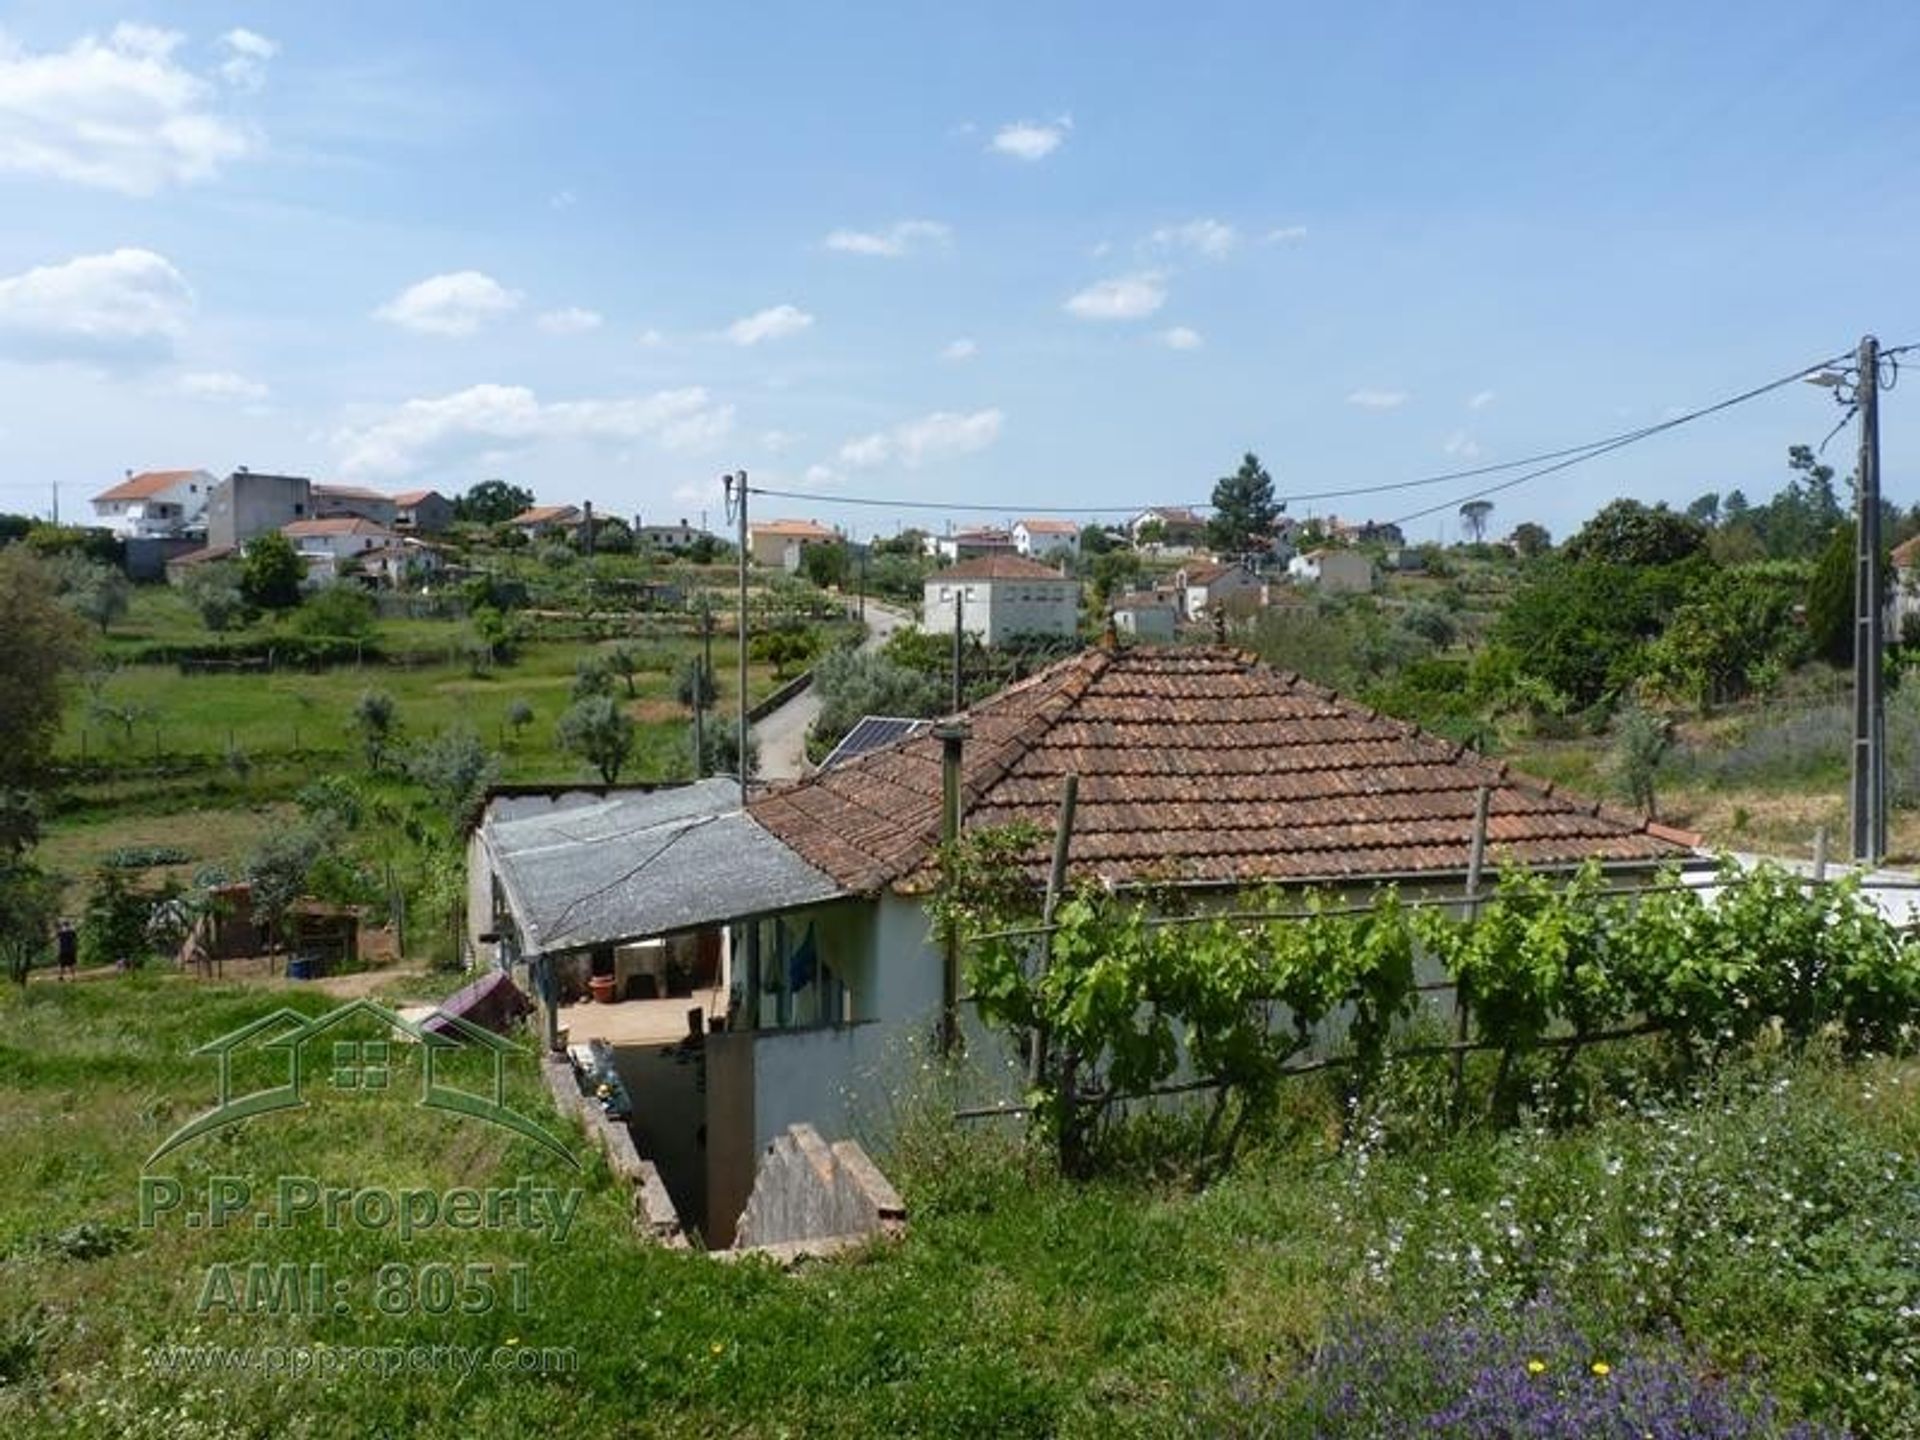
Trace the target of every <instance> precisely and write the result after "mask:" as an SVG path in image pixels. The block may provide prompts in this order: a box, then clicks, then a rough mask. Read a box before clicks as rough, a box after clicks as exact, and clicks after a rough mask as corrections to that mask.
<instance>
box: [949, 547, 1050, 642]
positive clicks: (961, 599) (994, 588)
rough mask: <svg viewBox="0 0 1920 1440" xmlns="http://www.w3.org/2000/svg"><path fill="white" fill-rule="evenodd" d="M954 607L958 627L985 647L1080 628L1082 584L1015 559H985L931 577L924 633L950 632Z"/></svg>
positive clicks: (998, 556) (999, 556)
mask: <svg viewBox="0 0 1920 1440" xmlns="http://www.w3.org/2000/svg"><path fill="white" fill-rule="evenodd" d="M955 605H958V606H959V607H960V628H961V629H962V630H964V631H966V632H967V633H968V634H969V635H977V636H979V637H980V643H981V644H983V645H1000V644H1004V643H1005V642H1006V641H1007V640H1009V639H1010V638H1012V637H1013V636H1015V635H1071V634H1073V633H1074V632H1075V631H1076V630H1078V629H1079V628H1080V582H1079V581H1078V580H1075V579H1072V578H1071V577H1069V576H1066V575H1062V574H1061V573H1060V572H1059V571H1058V570H1049V569H1048V568H1047V567H1046V566H1045V565H1042V564H1040V563H1039V562H1038V561H1036V560H1023V559H1021V558H1020V556H1018V555H983V556H980V557H978V558H976V559H973V560H962V561H961V562H960V563H959V564H957V565H950V566H948V567H947V568H946V569H945V570H937V571H935V572H934V573H933V574H932V575H929V576H928V577H927V583H926V594H925V601H924V604H923V606H922V609H921V615H922V617H923V619H924V622H925V625H926V628H927V629H929V630H939V631H942V632H943V633H944V632H947V631H951V630H952V628H953V611H954V606H955Z"/></svg>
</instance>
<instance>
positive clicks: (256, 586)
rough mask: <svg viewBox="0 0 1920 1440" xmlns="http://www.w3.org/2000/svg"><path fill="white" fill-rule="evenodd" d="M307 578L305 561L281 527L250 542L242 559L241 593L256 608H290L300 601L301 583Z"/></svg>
mask: <svg viewBox="0 0 1920 1440" xmlns="http://www.w3.org/2000/svg"><path fill="white" fill-rule="evenodd" d="M306 578H307V566H306V562H305V561H303V560H302V559H301V558H300V555H299V552H298V551H296V550H295V549H294V548H293V542H292V541H291V540H289V539H287V537H286V536H284V535H282V534H281V533H280V532H279V531H278V530H269V531H267V533H266V534H264V535H257V536H255V537H254V538H253V539H252V540H249V541H248V542H247V550H246V555H245V557H244V558H243V559H242V560H241V563H240V593H241V594H242V595H243V596H245V597H246V601H247V604H249V605H251V606H253V607H254V608H255V609H257V610H291V609H292V608H293V607H294V606H296V605H298V604H299V603H300V587H301V586H302V585H303V584H304V583H305V582H306Z"/></svg>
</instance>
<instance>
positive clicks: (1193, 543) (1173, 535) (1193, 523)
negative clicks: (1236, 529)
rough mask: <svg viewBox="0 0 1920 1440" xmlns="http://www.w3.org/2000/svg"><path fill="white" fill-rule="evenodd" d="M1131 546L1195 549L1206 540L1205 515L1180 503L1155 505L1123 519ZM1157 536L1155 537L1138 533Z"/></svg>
mask: <svg viewBox="0 0 1920 1440" xmlns="http://www.w3.org/2000/svg"><path fill="white" fill-rule="evenodd" d="M1127 533H1128V534H1129V535H1131V536H1132V537H1133V543H1134V544H1135V545H1145V546H1149V547H1153V548H1158V549H1161V550H1197V549H1199V548H1200V547H1201V546H1202V545H1205V544H1206V543H1207V517H1206V516H1204V515H1202V514H1200V513H1199V512H1197V511H1194V510H1189V509H1188V508H1187V507H1186V506H1184V505H1155V506H1153V507H1151V508H1150V509H1146V510H1142V511H1141V512H1140V513H1139V514H1138V515H1136V516H1134V517H1133V518H1132V519H1131V520H1129V521H1128V522H1127ZM1153 535H1157V536H1158V538H1157V539H1142V538H1141V537H1142V536H1153Z"/></svg>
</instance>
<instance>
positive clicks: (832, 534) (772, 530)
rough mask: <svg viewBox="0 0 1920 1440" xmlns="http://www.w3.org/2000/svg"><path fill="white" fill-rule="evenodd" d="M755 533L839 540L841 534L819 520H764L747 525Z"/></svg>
mask: <svg viewBox="0 0 1920 1440" xmlns="http://www.w3.org/2000/svg"><path fill="white" fill-rule="evenodd" d="M747 529H748V530H749V531H751V532H752V533H753V534H755V535H792V536H794V537H796V538H799V539H806V540H838V539H839V538H840V536H839V534H838V533H837V532H836V531H834V530H832V529H831V528H829V527H828V526H825V525H822V524H821V523H820V522H819V521H818V520H763V521H761V522H760V523H759V524H757V525H749V526H748V527H747Z"/></svg>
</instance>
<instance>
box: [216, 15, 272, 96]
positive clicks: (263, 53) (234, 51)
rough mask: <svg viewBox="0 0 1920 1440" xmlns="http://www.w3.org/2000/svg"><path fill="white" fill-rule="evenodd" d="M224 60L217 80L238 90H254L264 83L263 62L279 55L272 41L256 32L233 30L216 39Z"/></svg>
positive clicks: (264, 66)
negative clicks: (221, 49) (224, 56)
mask: <svg viewBox="0 0 1920 1440" xmlns="http://www.w3.org/2000/svg"><path fill="white" fill-rule="evenodd" d="M220 43H221V44H222V45H224V46H225V47H226V49H227V58H226V59H225V60H223V61H222V62H221V63H220V78H221V79H222V80H225V81H226V82H227V83H228V84H229V85H232V86H235V87H236V88H238V89H241V90H258V89H259V88H260V87H261V86H262V85H265V84H266V83H267V62H268V61H269V60H271V59H273V57H274V56H276V55H278V54H279V53H280V46H279V44H278V43H277V42H276V41H273V40H269V39H268V38H267V37H266V36H264V35H262V34H260V33H259V32H258V31H254V30H246V29H235V30H229V31H228V32H227V33H226V34H224V35H222V36H221V37H220Z"/></svg>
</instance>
